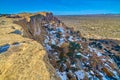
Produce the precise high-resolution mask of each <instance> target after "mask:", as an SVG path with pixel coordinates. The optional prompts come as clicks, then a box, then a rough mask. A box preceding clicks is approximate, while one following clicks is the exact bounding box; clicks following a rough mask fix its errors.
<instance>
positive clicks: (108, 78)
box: [1, 12, 120, 80]
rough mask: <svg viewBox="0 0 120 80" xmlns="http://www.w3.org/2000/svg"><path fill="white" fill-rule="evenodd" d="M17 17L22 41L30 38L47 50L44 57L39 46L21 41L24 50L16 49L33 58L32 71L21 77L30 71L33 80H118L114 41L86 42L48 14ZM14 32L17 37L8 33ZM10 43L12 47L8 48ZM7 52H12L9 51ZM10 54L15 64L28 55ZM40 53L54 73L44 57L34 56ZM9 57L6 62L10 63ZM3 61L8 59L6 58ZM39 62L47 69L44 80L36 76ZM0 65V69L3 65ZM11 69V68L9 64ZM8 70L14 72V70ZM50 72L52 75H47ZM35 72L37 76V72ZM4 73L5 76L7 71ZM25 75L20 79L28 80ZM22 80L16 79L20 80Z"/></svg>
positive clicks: (119, 55) (119, 53)
mask: <svg viewBox="0 0 120 80" xmlns="http://www.w3.org/2000/svg"><path fill="white" fill-rule="evenodd" d="M19 16H20V17H21V18H22V19H21V20H18V21H14V22H15V23H16V24H19V25H20V26H22V33H23V36H24V38H25V37H26V39H28V38H30V39H32V40H33V42H35V41H37V42H38V43H41V44H42V46H43V47H44V48H45V49H46V51H47V54H45V53H44V52H41V53H39V50H41V48H40V46H37V45H38V43H37V42H35V43H36V44H35V43H32V40H30V41H27V40H25V42H27V43H29V45H28V47H25V48H24V46H21V47H20V50H22V51H21V52H20V53H22V52H24V51H25V53H26V54H28V55H30V54H31V55H32V56H36V57H35V58H34V59H33V62H32V61H30V62H31V67H32V69H27V68H26V69H25V70H26V71H24V74H26V72H27V71H28V73H29V74H28V75H30V74H31V71H33V77H32V78H30V79H33V80H34V78H35V80H36V79H41V80H50V79H52V80H54V79H55V80H59V78H58V77H57V75H58V76H59V77H60V78H61V80H119V79H120V71H119V68H120V66H119V65H120V46H119V45H118V44H117V42H115V41H113V40H95V39H92V40H91V39H88V40H87V39H85V38H84V37H82V36H81V33H80V31H75V30H74V29H73V28H69V27H67V26H66V25H64V23H62V22H61V21H60V20H59V19H57V18H56V17H54V16H53V15H52V13H45V12H42V13H36V14H29V15H28V14H27V16H26V14H24V15H23V14H21V15H19ZM16 32H17V33H18V34H20V32H19V31H15V32H12V33H16ZM14 44H16V43H14ZM14 44H12V46H13V45H14ZM21 44H22V45H24V44H26V43H24V41H23V42H22V43H21ZM5 46H6V47H7V48H9V45H5ZM34 46H37V47H34ZM1 47H3V46H1ZM29 48H30V49H29ZM26 49H28V50H27V51H29V52H26ZM42 49H43V48H42ZM6 50H7V49H5V50H4V51H6ZM12 50H15V49H12ZM8 51H9V49H8ZM8 51H7V52H8ZM7 52H5V53H4V54H1V55H5V54H7ZM9 52H11V53H12V51H11V49H10V51H9ZM25 53H23V54H25ZM33 53H34V54H33ZM12 54H13V55H18V57H19V58H20V59H19V58H17V59H16V60H17V61H21V60H22V59H23V60H24V59H26V57H28V55H24V57H22V55H21V54H20V55H19V54H17V51H16V52H15V54H14V53H12ZM41 54H45V55H44V56H46V55H47V56H48V57H49V60H50V63H51V64H52V66H53V67H54V69H55V70H56V71H55V70H54V69H53V68H52V67H51V66H50V64H49V60H48V58H47V56H46V57H45V59H43V58H39V57H38V55H41ZM11 57H14V56H11ZM11 57H10V61H11V60H12V59H11ZM5 58H6V57H5ZM6 59H7V60H9V58H6ZM6 59H1V60H3V61H6ZM30 59H31V58H28V63H29V60H30ZM39 59H43V61H44V62H45V63H41V64H43V65H47V67H46V66H43V67H44V68H45V69H46V71H45V72H46V77H45V79H44V78H40V76H39V74H42V73H43V72H41V70H42V69H41V70H40V67H41V66H40V65H39V61H38V60H39ZM16 60H12V61H11V62H12V64H13V62H14V61H15V62H16ZM25 61H26V60H25ZM23 62H24V61H23ZM1 63H2V62H1ZM20 64H21V63H19V65H20ZM26 64H27V62H26ZM48 65H49V66H48ZM2 66H4V64H3V65H2ZM12 66H15V65H14V64H13V65H12ZM23 66H24V65H23ZM36 66H37V69H36ZM8 67H9V66H8ZM34 67H35V68H34ZM43 67H42V68H43ZM19 68H21V67H19ZM23 68H24V67H23ZM5 69H6V70H5V71H9V70H7V69H8V68H5ZM9 69H11V68H9ZM12 69H14V67H13V68H12ZM47 69H48V70H47ZM18 70H19V69H18ZM51 70H52V71H53V72H51ZM5 71H4V72H5ZM38 71H39V72H41V73H37V72H38ZM2 72H3V71H2ZM47 72H49V73H50V74H47ZM55 72H56V73H55ZM6 73H7V74H9V73H10V71H9V72H6ZM18 74H20V73H18ZM52 74H54V76H55V77H53V75H52ZM55 74H56V75H55ZM3 75H5V73H2V76H3ZM13 75H14V74H13ZM28 75H27V77H24V79H25V78H26V79H28ZM10 76H11V75H10ZM41 76H43V77H44V76H45V75H44V74H43V75H41ZM51 76H52V77H51ZM11 77H12V76H11ZM22 78H23V77H22ZM22 78H21V77H20V79H22ZM13 79H14V78H13ZM13 79H12V80H13ZM15 80H16V79H15Z"/></svg>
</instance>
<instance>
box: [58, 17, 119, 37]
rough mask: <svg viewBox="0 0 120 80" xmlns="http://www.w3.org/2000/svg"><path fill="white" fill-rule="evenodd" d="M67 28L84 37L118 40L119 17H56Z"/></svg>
mask: <svg viewBox="0 0 120 80" xmlns="http://www.w3.org/2000/svg"><path fill="white" fill-rule="evenodd" d="M58 17H59V19H61V20H62V21H63V22H64V23H65V24H66V25H67V26H69V27H74V28H75V29H76V30H80V31H81V33H82V35H84V36H86V37H93V38H97V37H98V36H99V37H104V38H120V16H113V15H111V16H110V15H106V16H105V15H102V16H97V15H96V16H95V15H92V16H58Z"/></svg>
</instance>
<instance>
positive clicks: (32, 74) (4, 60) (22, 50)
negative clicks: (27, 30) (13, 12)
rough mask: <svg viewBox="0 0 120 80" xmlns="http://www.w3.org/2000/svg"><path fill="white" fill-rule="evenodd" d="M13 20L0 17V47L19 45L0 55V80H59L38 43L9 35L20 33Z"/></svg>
mask: <svg viewBox="0 0 120 80" xmlns="http://www.w3.org/2000/svg"><path fill="white" fill-rule="evenodd" d="M14 20H17V19H12V18H5V17H0V23H1V24H0V46H1V45H4V44H12V43H14V42H19V43H20V45H19V46H10V48H9V49H8V51H6V52H4V53H1V54H0V80H59V78H58V77H56V75H55V70H54V68H53V67H52V66H51V64H50V63H49V60H48V57H47V54H46V51H45V50H44V48H43V47H42V45H40V43H38V42H36V41H34V40H31V39H28V38H25V37H22V35H19V34H9V33H10V32H12V31H14V30H16V29H17V30H20V31H21V26H18V25H16V24H14V23H13V21H14ZM23 42H24V43H23Z"/></svg>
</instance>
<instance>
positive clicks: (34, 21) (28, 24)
mask: <svg viewBox="0 0 120 80" xmlns="http://www.w3.org/2000/svg"><path fill="white" fill-rule="evenodd" d="M20 16H22V15H20ZM26 16H27V17H26ZM22 17H23V16H22ZM23 18H24V19H22V20H20V21H16V22H15V23H17V24H19V25H21V26H22V28H23V33H24V36H26V37H28V38H31V39H34V40H36V41H38V42H43V40H44V37H45V35H46V31H45V28H43V26H44V24H47V23H59V22H60V21H59V20H58V19H57V18H56V17H54V16H53V14H52V13H46V12H41V13H36V14H34V15H29V16H28V15H24V17H23Z"/></svg>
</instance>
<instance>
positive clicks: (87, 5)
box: [0, 0, 120, 15]
mask: <svg viewBox="0 0 120 80" xmlns="http://www.w3.org/2000/svg"><path fill="white" fill-rule="evenodd" d="M39 11H48V12H53V13H54V14H56V15H71V14H77V15H78V14H107V13H114V14H117V13H120V0H0V13H20V12H39Z"/></svg>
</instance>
